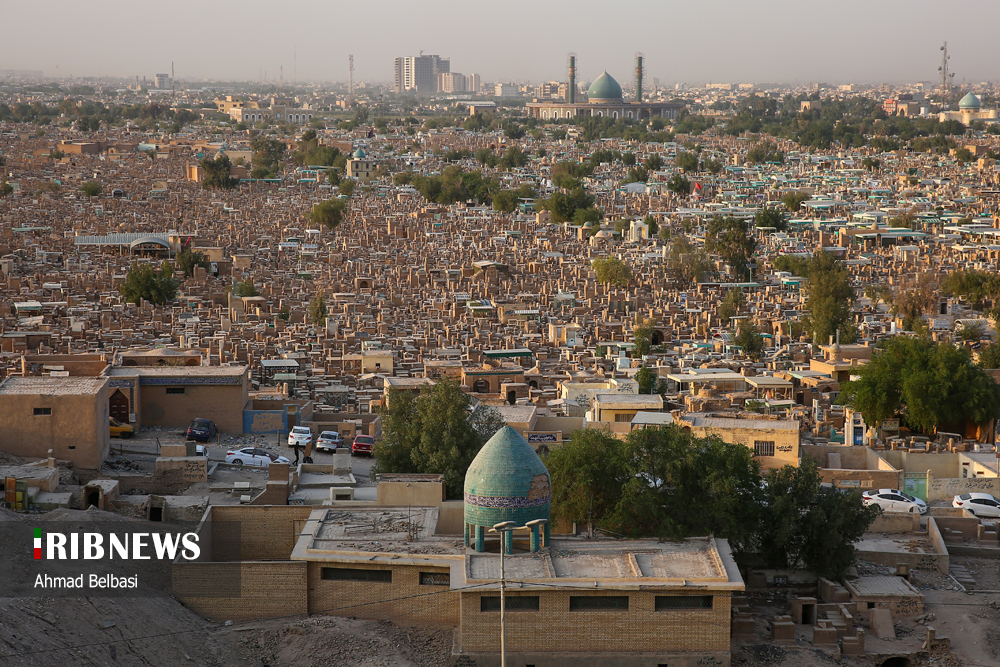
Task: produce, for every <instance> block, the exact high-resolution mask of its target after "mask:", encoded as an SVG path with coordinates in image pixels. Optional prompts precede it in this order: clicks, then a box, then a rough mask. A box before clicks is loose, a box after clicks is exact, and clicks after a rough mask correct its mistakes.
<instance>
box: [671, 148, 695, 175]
mask: <svg viewBox="0 0 1000 667" xmlns="http://www.w3.org/2000/svg"><path fill="white" fill-rule="evenodd" d="M674 164H676V165H677V168H678V169H683V170H684V171H698V155H697V154H696V153H688V152H687V151H681V152H680V153H678V154H677V159H676V160H675V161H674Z"/></svg>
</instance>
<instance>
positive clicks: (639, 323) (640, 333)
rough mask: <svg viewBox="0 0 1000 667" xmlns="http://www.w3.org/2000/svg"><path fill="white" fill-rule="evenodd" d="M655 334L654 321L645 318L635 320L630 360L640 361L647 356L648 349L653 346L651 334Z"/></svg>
mask: <svg viewBox="0 0 1000 667" xmlns="http://www.w3.org/2000/svg"><path fill="white" fill-rule="evenodd" d="M655 333H656V321H655V320H652V319H649V318H646V319H639V318H636V322H635V326H634V327H633V328H632V342H633V343H635V347H633V348H632V358H634V359H642V358H643V357H645V356H646V355H647V354H649V348H650V347H652V345H653V334H655Z"/></svg>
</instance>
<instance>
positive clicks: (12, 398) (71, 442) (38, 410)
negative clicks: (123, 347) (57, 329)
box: [0, 377, 111, 470]
mask: <svg viewBox="0 0 1000 667" xmlns="http://www.w3.org/2000/svg"><path fill="white" fill-rule="evenodd" d="M110 437H111V436H110V432H109V430H108V378H105V377H8V378H6V379H4V380H3V381H2V382H0V451H4V452H7V453H8V454H13V455H14V456H23V457H28V458H45V457H46V456H47V455H48V451H49V450H50V449H51V450H52V455H53V456H54V457H55V458H57V459H65V460H68V461H71V462H72V463H73V465H74V466H76V467H78V468H85V469H88V470H97V469H100V467H101V464H102V463H103V462H104V459H106V458H107V456H108V451H109V448H110Z"/></svg>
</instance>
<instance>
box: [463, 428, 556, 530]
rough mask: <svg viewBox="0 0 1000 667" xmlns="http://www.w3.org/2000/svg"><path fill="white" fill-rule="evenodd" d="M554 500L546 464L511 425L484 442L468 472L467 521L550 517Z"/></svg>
mask: <svg viewBox="0 0 1000 667" xmlns="http://www.w3.org/2000/svg"><path fill="white" fill-rule="evenodd" d="M551 500H552V486H551V480H550V478H549V472H548V470H546V469H545V464H544V463H542V460H541V459H540V458H538V454H536V453H535V450H534V449H532V448H531V445H529V444H528V441H527V440H525V439H524V438H523V437H522V436H521V434H520V433H518V432H517V431H515V430H514V429H512V428H511V427H510V426H504V427H503V428H501V429H500V430H499V431H497V432H496V434H495V435H494V436H493V437H492V438H490V439H489V442H487V443H486V444H485V445H483V448H482V449H481V450H479V454H477V455H476V458H475V459H474V460H473V461H472V464H471V465H470V466H469V470H468V472H466V473H465V522H466V523H469V524H472V525H475V526H485V527H489V526H493V525H495V524H498V523H500V522H501V521H514V522H516V523H517V525H519V526H523V525H525V523H527V522H528V521H531V520H533V519H548V518H549V505H550V502H551Z"/></svg>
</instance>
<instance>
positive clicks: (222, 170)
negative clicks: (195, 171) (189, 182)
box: [199, 153, 240, 190]
mask: <svg viewBox="0 0 1000 667" xmlns="http://www.w3.org/2000/svg"><path fill="white" fill-rule="evenodd" d="M199 164H200V165H201V168H202V169H204V170H205V179H204V180H203V181H202V182H201V187H203V188H205V189H206V190H209V189H218V190H232V189H233V188H235V187H236V186H238V185H239V184H240V180H239V179H238V178H234V177H232V176H230V175H229V170H230V168H232V166H233V165H232V163H231V162H230V161H229V156H228V155H224V154H221V153H220V154H218V155H216V156H215V157H214V158H207V157H206V158H204V159H203V160H202V161H201V162H200V163H199Z"/></svg>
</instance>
